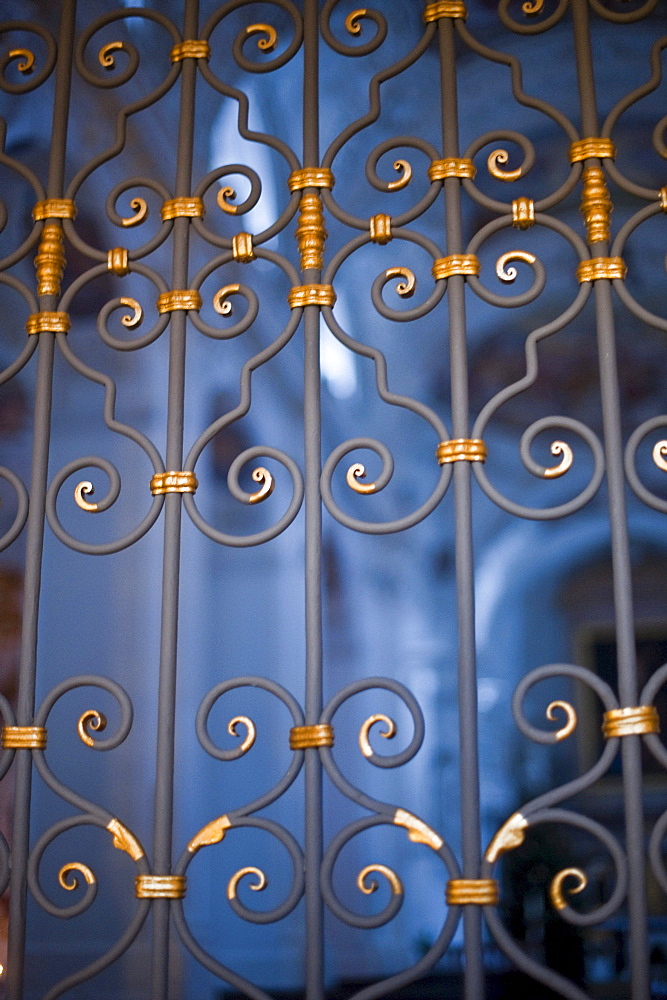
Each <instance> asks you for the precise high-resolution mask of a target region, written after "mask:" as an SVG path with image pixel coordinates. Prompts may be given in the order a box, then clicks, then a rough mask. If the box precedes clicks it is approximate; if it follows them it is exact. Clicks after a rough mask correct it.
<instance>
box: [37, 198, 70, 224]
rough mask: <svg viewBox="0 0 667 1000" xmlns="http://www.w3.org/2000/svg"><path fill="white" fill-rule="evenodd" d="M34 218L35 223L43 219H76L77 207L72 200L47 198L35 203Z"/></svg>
mask: <svg viewBox="0 0 667 1000" xmlns="http://www.w3.org/2000/svg"><path fill="white" fill-rule="evenodd" d="M32 217H33V219H34V220H35V222H41V220H42V219H75V218H76V205H75V204H74V202H73V201H72V199H71V198H46V199H45V200H44V201H38V202H36V203H35V205H34V206H33V209H32Z"/></svg>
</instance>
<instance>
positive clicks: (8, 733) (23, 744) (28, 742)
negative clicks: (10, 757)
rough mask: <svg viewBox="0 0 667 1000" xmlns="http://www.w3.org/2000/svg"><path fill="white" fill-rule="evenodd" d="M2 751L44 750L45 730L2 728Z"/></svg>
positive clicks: (41, 727)
mask: <svg viewBox="0 0 667 1000" xmlns="http://www.w3.org/2000/svg"><path fill="white" fill-rule="evenodd" d="M2 749H3V750H45V749H46V729H45V728H44V727H43V726H3V727H2Z"/></svg>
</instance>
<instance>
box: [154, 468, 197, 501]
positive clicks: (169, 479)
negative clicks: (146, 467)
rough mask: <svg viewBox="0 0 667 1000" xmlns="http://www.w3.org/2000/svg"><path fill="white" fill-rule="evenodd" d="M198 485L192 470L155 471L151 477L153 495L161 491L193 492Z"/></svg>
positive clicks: (157, 494)
mask: <svg viewBox="0 0 667 1000" xmlns="http://www.w3.org/2000/svg"><path fill="white" fill-rule="evenodd" d="M198 486H199V482H198V480H197V477H196V476H195V474H194V472H156V473H155V475H154V476H153V477H152V478H151V493H152V494H153V496H154V497H156V496H161V495H162V494H163V493H195V492H196V490H197V487H198Z"/></svg>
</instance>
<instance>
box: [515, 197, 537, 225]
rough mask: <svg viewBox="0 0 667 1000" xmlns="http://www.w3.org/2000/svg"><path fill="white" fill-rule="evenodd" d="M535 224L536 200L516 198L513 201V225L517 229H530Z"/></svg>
mask: <svg viewBox="0 0 667 1000" xmlns="http://www.w3.org/2000/svg"><path fill="white" fill-rule="evenodd" d="M534 224H535V202H534V201H533V199H532V198H515V199H514V201H513V202H512V225H513V226H514V228H515V229H530V227H531V226H532V225H534Z"/></svg>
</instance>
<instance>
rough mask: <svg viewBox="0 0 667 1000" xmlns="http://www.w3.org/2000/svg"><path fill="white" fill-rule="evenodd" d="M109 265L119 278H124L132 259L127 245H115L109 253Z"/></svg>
mask: <svg viewBox="0 0 667 1000" xmlns="http://www.w3.org/2000/svg"><path fill="white" fill-rule="evenodd" d="M107 267H108V268H109V270H110V271H113V273H114V274H116V275H117V276H118V277H119V278H124V277H125V275H126V274H128V273H129V270H130V260H129V254H128V251H127V250H126V249H125V247H114V248H113V249H112V250H109V252H108V254H107Z"/></svg>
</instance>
